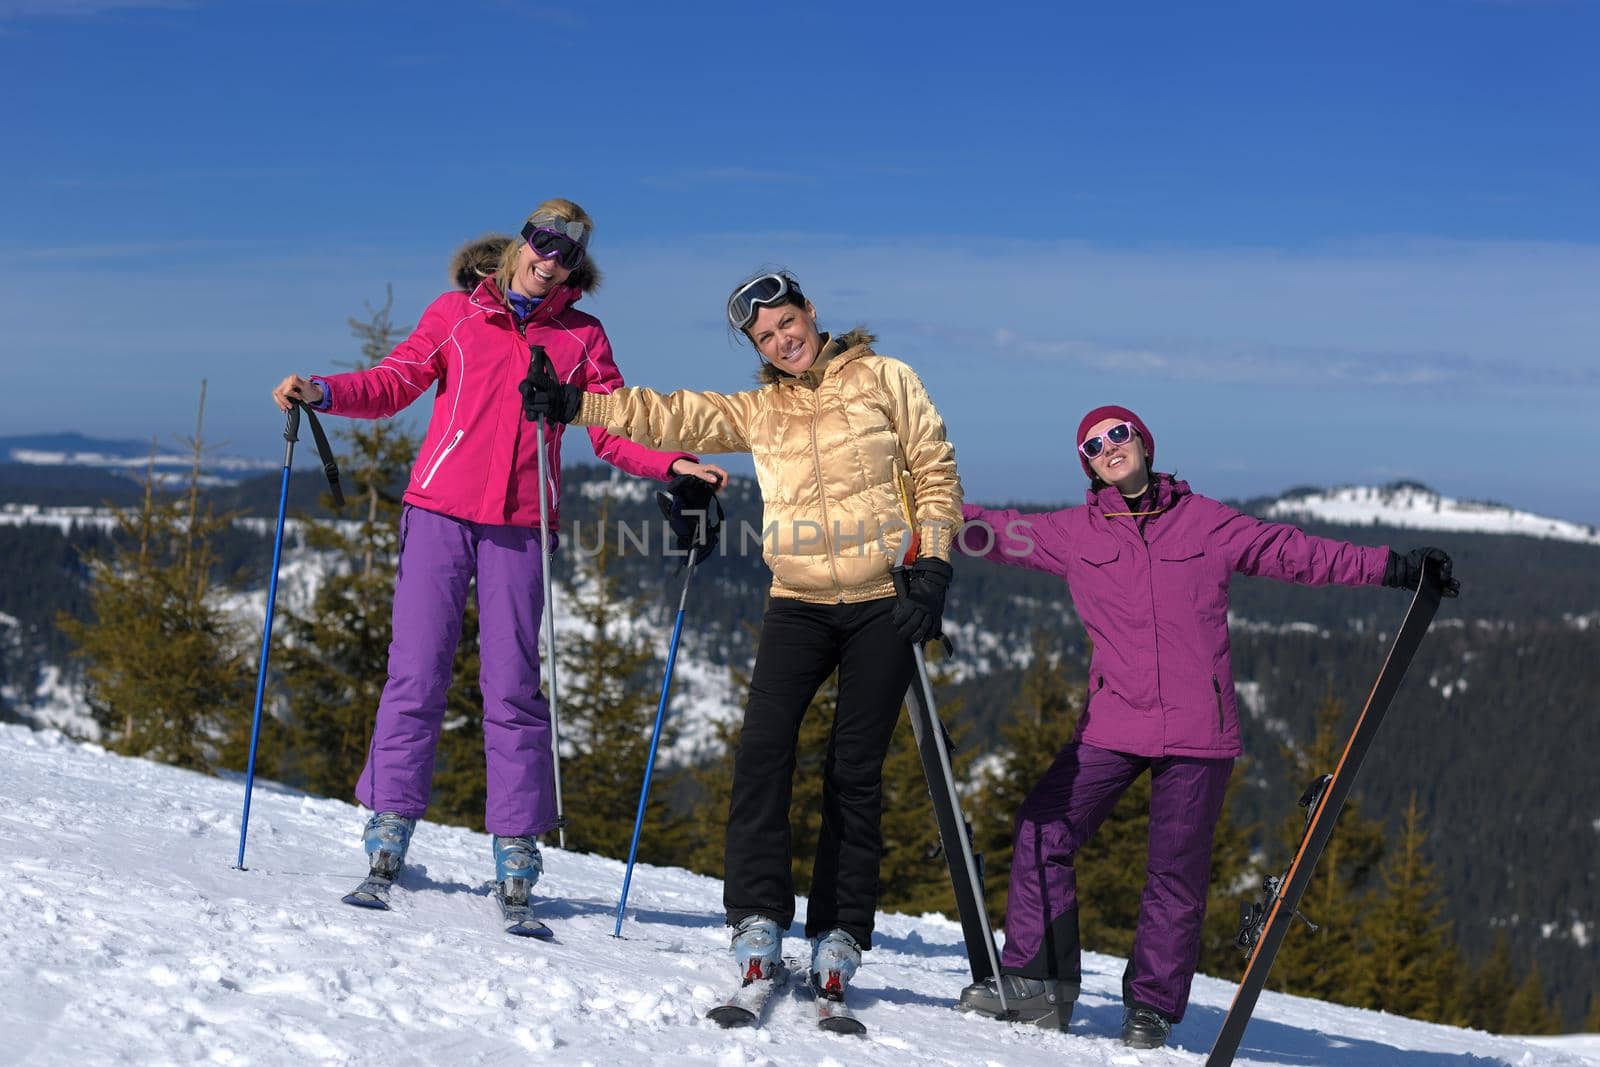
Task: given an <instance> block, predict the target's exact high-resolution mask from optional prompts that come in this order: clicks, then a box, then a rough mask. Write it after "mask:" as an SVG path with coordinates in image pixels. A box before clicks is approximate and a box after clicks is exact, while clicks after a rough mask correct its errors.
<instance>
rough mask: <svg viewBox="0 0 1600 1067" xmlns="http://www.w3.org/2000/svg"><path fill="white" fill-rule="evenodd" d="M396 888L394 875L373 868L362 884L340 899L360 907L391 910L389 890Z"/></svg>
mask: <svg viewBox="0 0 1600 1067" xmlns="http://www.w3.org/2000/svg"><path fill="white" fill-rule="evenodd" d="M392 888H394V876H393V875H390V874H386V873H384V872H383V871H380V870H378V869H377V868H373V869H372V871H370V872H369V873H368V874H367V877H366V878H364V879H363V880H362V882H361V884H360V885H358V886H356V887H355V888H354V889H352V890H350V892H348V893H346V894H345V895H344V896H343V897H341V898H340V899H341V900H343V901H344V903H346V904H351V905H354V906H355V907H358V908H372V909H374V910H377V911H388V910H389V890H390V889H392Z"/></svg>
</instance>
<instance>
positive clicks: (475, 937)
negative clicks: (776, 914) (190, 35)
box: [0, 726, 1600, 1067]
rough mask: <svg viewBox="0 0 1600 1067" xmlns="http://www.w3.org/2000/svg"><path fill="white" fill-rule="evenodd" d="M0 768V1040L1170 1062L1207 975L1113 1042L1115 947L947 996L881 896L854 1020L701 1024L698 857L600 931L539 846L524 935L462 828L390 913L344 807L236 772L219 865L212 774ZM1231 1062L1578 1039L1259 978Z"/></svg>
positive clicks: (932, 932) (460, 1057)
mask: <svg viewBox="0 0 1600 1067" xmlns="http://www.w3.org/2000/svg"><path fill="white" fill-rule="evenodd" d="M0 767H4V768H5V773H4V774H0V857H4V858H3V860H0V896H3V898H4V899H6V900H7V901H8V902H10V903H9V906H8V907H7V908H5V909H0V950H3V951H0V982H3V983H4V988H5V989H6V991H7V996H6V997H5V998H3V999H0V1024H3V1026H4V1032H5V1035H6V1037H5V1041H4V1054H3V1055H0V1059H4V1061H5V1062H7V1063H19V1064H30V1065H35V1064H36V1065H54V1064H63V1065H65V1064H78V1063H83V1062H95V1063H106V1064H132V1063H197V1062H202V1061H205V1062H212V1063H223V1064H228V1063H250V1064H256V1065H269V1067H270V1065H276V1064H284V1065H291V1064H292V1065H296V1067H298V1065H300V1064H304V1063H327V1064H349V1063H395V1062H401V1063H465V1062H488V1061H490V1060H492V1059H496V1058H499V1057H506V1056H510V1057H523V1056H526V1055H527V1054H528V1053H532V1054H534V1055H535V1056H536V1057H537V1059H538V1062H541V1063H550V1064H618V1063H651V1064H666V1065H688V1064H707V1063H711V1064H719V1065H727V1067H735V1065H738V1067H743V1065H747V1064H759V1065H769V1067H776V1065H787V1064H796V1065H798V1064H806V1065H811V1064H844V1063H854V1062H862V1063H870V1064H873V1065H874V1067H877V1065H885V1067H894V1065H901V1064H905V1065H910V1064H917V1065H924V1064H941V1065H973V1067H979V1065H982V1067H989V1065H1007V1067H1035V1065H1038V1067H1044V1065H1046V1064H1049V1065H1055V1064H1059V1063H1074V1064H1091V1065H1093V1064H1116V1065H1138V1064H1197V1063H1201V1062H1203V1061H1204V1058H1205V1054H1206V1051H1207V1050H1208V1048H1209V1047H1210V1044H1211V1041H1212V1039H1213V1038H1214V1037H1215V1035H1216V1033H1217V1030H1218V1028H1219V1027H1220V1025H1221V1021H1222V1017H1223V1014H1224V1012H1225V1011H1226V1008H1227V1005H1228V1003H1229V1001H1230V1000H1231V998H1232V995H1233V988H1234V987H1233V982H1232V981H1231V980H1224V979H1217V978H1210V977H1207V976H1204V975H1201V976H1198V977H1197V978H1196V980H1195V983H1194V994H1193V999H1192V1002H1191V1004H1190V1007H1189V1012H1188V1015H1187V1017H1186V1018H1185V1019H1184V1021H1183V1022H1182V1023H1180V1024H1179V1025H1178V1027H1177V1028H1176V1029H1175V1030H1174V1031H1173V1035H1172V1042H1171V1045H1170V1046H1169V1047H1168V1048H1166V1049H1160V1050H1153V1051H1148V1052H1138V1051H1134V1050H1131V1049H1127V1048H1124V1047H1123V1046H1122V1045H1121V1044H1120V1043H1119V1042H1118V1041H1117V1040H1116V1036H1115V1035H1116V1032H1117V1027H1118V1023H1119V1021H1120V1016H1121V975H1122V969H1123V961H1122V960H1120V959H1117V958H1115V957H1111V956H1105V955H1101V954H1098V953H1092V952H1091V953H1086V954H1085V956H1084V991H1083V994H1082V997H1081V999H1080V1000H1079V1002H1078V1006H1077V1011H1076V1013H1075V1016H1074V1019H1073V1022H1072V1026H1071V1028H1070V1030H1069V1031H1068V1032H1067V1033H1064V1034H1063V1033H1050V1032H1046V1031H1043V1030H1039V1029H1037V1028H1034V1027H1030V1026H1013V1025H1006V1024H1001V1023H996V1022H993V1021H991V1020H987V1019H982V1018H975V1017H971V1016H966V1015H962V1014H959V1013H957V1012H955V1011H953V1010H952V1005H953V1004H954V1001H955V997H956V994H957V993H958V992H959V990H960V988H961V986H962V985H963V984H964V983H965V982H966V980H967V973H966V958H965V954H964V952H963V951H962V949H961V946H960V943H959V941H960V929H959V927H958V926H957V925H956V924H955V923H953V922H951V921H949V920H947V919H945V918H943V917H942V916H909V915H896V914H890V913H883V914H880V915H879V916H878V920H877V931H876V935H875V940H876V947H875V948H874V950H873V951H872V952H871V953H870V954H868V956H867V957H866V962H865V964H864V966H863V968H862V970H861V973H860V975H859V976H858V977H857V981H856V989H855V994H854V1000H855V1003H856V1006H857V1010H858V1012H859V1014H860V1017H861V1019H862V1020H863V1021H864V1022H865V1023H866V1025H867V1026H868V1028H869V1033H868V1036H867V1037H865V1038H846V1037H838V1036H834V1035H829V1034H825V1033H822V1032H820V1031H818V1030H817V1029H816V1028H815V1027H814V1026H813V1025H812V1023H811V1021H810V1010H809V1006H808V1004H807V1003H806V1000H807V997H806V996H805V994H803V993H802V992H801V991H800V990H798V989H791V990H790V991H789V992H787V993H785V994H783V995H781V996H780V997H778V998H777V1000H776V1003H775V1004H774V1005H773V1007H772V1009H771V1011H770V1014H769V1018H768V1021H767V1025H766V1026H765V1027H763V1028H761V1029H755V1030H721V1029H718V1028H717V1027H715V1026H714V1025H713V1024H711V1023H709V1022H707V1021H706V1020H705V1019H704V1014H705V1012H706V1010H707V1009H709V1008H710V1007H711V1006H712V1005H713V1004H714V1003H715V1002H716V1000H717V998H718V996H719V994H721V993H725V992H726V991H727V988H728V987H729V986H730V985H731V983H732V981H733V980H734V978H733V973H732V972H733V968H732V966H731V964H730V963H729V961H728V959H727V954H728V949H727V944H728V942H727V931H726V929H725V927H724V926H723V924H722V916H721V908H720V901H721V886H720V883H718V882H717V881H715V880H714V879H711V878H706V877H703V876H700V875H694V874H690V873H688V872H686V871H682V870H678V869H675V868H665V867H641V868H640V869H639V870H638V871H636V873H635V876H634V881H633V887H632V892H631V894H630V899H629V905H630V907H629V910H628V913H627V915H626V917H625V922H624V924H623V937H622V938H621V939H620V940H619V939H616V938H613V937H612V936H611V933H612V928H613V924H614V916H615V911H616V899H617V893H618V890H619V887H620V884H621V877H622V864H621V863H620V862H618V861H617V860H613V859H607V858H603V857H599V856H592V855H586V854H577V853H568V852H564V851H562V850H560V849H557V848H554V847H551V846H546V864H545V868H546V873H545V876H544V878H543V880H542V881H541V882H540V883H539V885H538V887H537V889H536V891H535V896H536V903H537V906H538V909H539V911H540V913H541V915H542V916H543V917H544V918H545V919H546V920H547V921H548V922H549V923H550V925H551V926H552V927H553V928H554V929H555V931H556V940H555V942H554V943H550V944H537V943H533V942H529V941H526V940H521V939H514V938H510V937H508V936H506V935H504V934H503V933H501V932H500V930H499V920H498V915H497V913H496V912H495V909H494V906H493V904H492V902H491V901H490V899H489V897H488V895H487V881H488V877H489V874H490V871H491V869H492V868H491V860H490V849H489V842H488V839H487V837H485V836H484V835H482V834H476V833H472V832H470V831H467V830H464V829H460V828H456V827H444V826H436V825H432V824H428V823H424V824H423V825H422V826H421V827H419V829H418V833H417V837H416V840H415V842H414V843H413V845H412V856H411V860H412V862H411V865H410V866H409V867H408V868H407V870H406V871H405V872H404V873H403V874H402V876H401V879H400V882H399V885H398V887H397V890H396V892H395V894H394V909H393V910H392V911H390V912H371V911H363V910H358V909H355V908H350V907H347V906H345V905H343V904H341V903H340V902H339V896H340V894H342V893H343V892H345V891H346V890H348V889H349V888H351V886H352V885H353V884H354V882H355V881H356V880H357V879H358V877H359V874H360V868H361V867H362V857H361V851H360V840H359V837H360V828H361V825H362V822H363V814H362V812H361V811H360V810H359V809H357V808H356V807H354V806H353V805H350V804H346V803H344V802H342V801H338V800H329V799H321V798H316V797H310V796H306V795H304V794H301V793H298V792H295V791H293V790H288V789H284V788H282V787H279V786H276V785H274V784H272V783H269V782H257V786H256V792H255V796H254V802H253V804H252V808H251V818H250V826H249V831H250V832H249V849H248V852H247V854H246V863H245V867H246V869H244V870H237V869H234V867H233V864H234V861H235V858H236V852H237V847H238V839H239V813H240V808H241V804H242V800H243V788H242V784H241V782H240V781H239V780H238V779H237V778H228V779H220V778H209V777H206V776H204V775H199V774H195V773H192V772H188V771H182V770H178V769H176V768H173V767H168V766H164V765H160V764H155V763H150V762H147V761H144V760H138V759H128V758H124V757H120V756H113V755H109V754H107V753H106V752H104V751H103V750H100V749H99V748H97V747H96V746H93V745H82V744H76V743H73V742H69V741H67V740H65V739H64V738H62V737H61V735H59V734H56V733H54V732H50V731H43V732H34V731H29V730H26V729H23V728H20V727H13V726H0ZM800 913H801V915H802V916H803V915H804V901H801V909H800ZM799 929H800V926H799V924H797V926H796V927H795V928H794V929H792V930H791V932H790V934H791V936H790V938H789V939H788V940H787V941H786V943H785V947H786V949H787V952H788V954H790V955H794V954H797V953H799V952H800V951H802V950H803V941H801V940H800V934H799ZM1236 1062H1237V1063H1240V1064H1241V1065H1256V1067H1260V1065H1267V1064H1294V1065H1297V1067H1298V1065H1304V1064H1327V1065H1331V1067H1358V1065H1359V1067H1369V1065H1374V1064H1382V1065H1392V1067H1443V1065H1445V1064H1450V1063H1460V1064H1463V1065H1468V1064H1470V1065H1472V1067H1490V1065H1497V1064H1503V1065H1508V1067H1509V1065H1516V1067H1536V1065H1550V1067H1586V1065H1587V1067H1595V1065H1600V1036H1597V1035H1572V1036H1566V1037H1554V1038H1517V1037H1500V1036H1494V1035H1490V1034H1485V1033H1482V1032H1479V1031H1470V1030H1461V1029H1455V1028H1452V1027H1447V1026H1440V1025H1437V1024H1433V1023H1424V1022H1418V1021H1415V1020H1410V1019H1404V1018H1399V1017H1396V1016H1392V1015H1385V1014H1381V1013H1378V1012H1371V1011H1363V1010H1360V1009H1354V1008H1344V1007H1339V1006H1336V1005H1332V1004H1326V1003H1322V1002H1319V1001H1314V1000H1308V999H1304V998H1299V997H1290V996H1285V995H1282V994H1277V993H1267V994H1265V995H1264V996H1263V997H1262V999H1261V1002H1260V1005H1259V1007H1258V1009H1257V1011H1256V1014H1255V1019H1254V1021H1253V1022H1252V1023H1251V1026H1250V1028H1249V1030H1248V1031H1246V1034H1245V1039H1244V1045H1243V1048H1242V1049H1241V1052H1240V1055H1239V1057H1238V1059H1237V1060H1236Z"/></svg>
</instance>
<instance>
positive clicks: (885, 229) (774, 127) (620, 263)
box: [0, 0, 1600, 522]
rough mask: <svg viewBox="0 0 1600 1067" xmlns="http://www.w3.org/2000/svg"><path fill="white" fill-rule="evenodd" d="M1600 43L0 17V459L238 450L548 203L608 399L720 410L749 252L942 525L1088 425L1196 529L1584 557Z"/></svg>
mask: <svg viewBox="0 0 1600 1067" xmlns="http://www.w3.org/2000/svg"><path fill="white" fill-rule="evenodd" d="M1597 46H1600V4H1597V3H1594V2H1592V0H1572V2H1559V0H1553V2H1546V3H1541V2H1468V0H1430V2H1426V3H1422V2H1416V3H1410V2H1404V0H1391V2H1387V3H1345V4H1338V5H1308V4H1283V3H1281V2H1279V3H1221V4H1204V5H1202V4H1186V3H1185V4H1178V3H1172V4H1118V5H1112V4H1101V5H1093V6H1091V5H1086V4H1067V3H1062V4H1045V3H1033V4H1013V5H1008V4H992V5H987V6H978V5H970V4H969V5H961V6H950V7H948V8H944V7H941V6H940V5H938V4H905V5H868V4H860V3H856V4H827V3H823V4H816V3H812V4H805V5H752V4H749V3H743V4H729V5H723V4H701V5H671V6H669V5H624V4H593V5H589V4H574V5H569V6H565V7H558V6H554V5H541V4H527V3H510V2H501V0H455V2H452V3H450V4H444V3H439V4H420V3H404V2H390V3H368V2H365V0H345V2H336V0H277V2H265V0H260V2H258V0H232V2H226V3H225V2H222V0H214V2H208V0H194V2H180V0H169V2H165V3H158V2H137V0H0V94H3V97H4V99H5V101H6V106H5V109H4V115H5V118H4V128H3V131H4V142H3V143H4V144H5V146H6V148H5V159H6V165H5V166H4V167H0V220H3V223H0V344H3V345H4V346H5V351H4V356H3V358H4V364H5V366H6V368H7V372H8V375H7V376H8V378H9V379H10V383H11V387H10V388H9V389H7V390H5V392H4V393H3V395H0V416H3V419H4V423H3V425H4V426H5V427H6V429H5V431H3V432H4V433H27V432H35V431H53V430H68V429H71V430H79V431H82V432H86V433H91V434H96V435H100V436H114V437H150V436H157V437H160V438H161V439H162V440H163V441H168V442H170V441H172V440H174V439H175V438H176V437H178V436H180V435H182V434H185V433H187V432H188V431H189V429H190V428H191V426H192V423H193V409H194V401H195V398H196V396H197V394H198V389H199V381H200V379H201V378H202V377H204V378H207V379H208V380H209V403H208V419H207V423H208V436H210V437H212V438H215V439H219V440H226V442H227V449H228V450H229V451H232V452H241V453H246V454H255V455H261V456H267V457H270V456H275V455H279V454H281V439H280V437H279V434H280V432H281V427H282V420H281V417H280V416H279V415H278V414H277V412H276V409H274V408H273V407H272V406H271V403H270V400H269V399H268V397H267V393H268V390H269V389H270V387H271V385H272V384H273V383H274V382H276V381H277V380H278V379H279V378H280V377H282V376H283V375H284V374H286V373H289V372H290V371H300V372H313V371H320V370H336V369H342V367H341V364H342V362H343V361H345V360H348V359H350V358H351V357H352V356H353V354H354V346H353V342H352V341H351V340H350V338H349V335H348V332H347V327H346V319H347V318H348V317H349V316H351V315H360V314H362V311H363V308H364V306H365V305H367V304H369V303H373V302H381V300H382V299H383V294H384V289H385V286H386V285H391V284H392V285H393V287H394V294H395V308H396V316H397V317H398V318H399V319H400V320H401V321H403V322H413V321H415V319H416V317H417V316H418V314H419V313H420V312H421V309H422V308H423V307H424V306H426V304H427V302H428V301H429V300H431V299H432V298H433V297H434V296H436V295H437V294H438V293H439V292H440V291H441V290H442V289H443V288H444V286H445V285H446V279H445V264H446V261H447V260H448V258H449V256H450V253H451V252H452V251H453V249H454V248H455V247H456V245H457V244H459V243H460V242H461V241H462V240H464V239H466V238H469V237H472V236H476V235H478V234H481V233H484V232H487V231H491V230H501V231H504V230H509V229H514V228H515V226H516V225H517V224H518V223H519V222H520V220H521V218H522V217H523V216H524V215H525V214H526V213H527V212H528V211H529V210H530V209H531V208H532V206H533V205H534V204H536V203H537V202H538V201H539V200H542V199H544V198H545V197H548V196H569V197H572V198H573V199H576V200H578V201H580V202H581V203H583V204H584V206H585V207H586V208H588V210H589V211H590V212H591V213H592V214H593V215H594V216H595V218H596V220H597V223H598V226H597V236H596V238H595V245H594V253H595V256H596V259H597V261H598V262H599V263H600V264H601V266H602V267H603V269H604V270H605V272H606V283H605V285H604V287H603V288H602V289H601V290H600V292H599V293H597V294H595V296H594V297H592V298H590V299H588V300H586V301H585V304H584V306H585V307H586V308H587V309H588V310H590V311H592V312H593V313H595V314H597V315H599V316H600V317H601V318H602V320H603V321H604V322H605V324H606V327H607V329H608V331H609V332H610V334H611V337H612V341H613V344H614V345H615V347H616V350H617V353H618V359H619V362H620V364H621V366H622V369H623V371H624V373H625V374H626V375H627V377H628V380H629V381H630V382H631V383H634V384H643V385H651V386H655V387H659V388H674V387H691V388H706V389H724V390H731V389H737V388H743V387H744V386H745V385H747V384H748V383H749V381H750V371H751V369H752V367H753V356H752V355H751V354H750V352H749V350H748V349H740V348H734V347H732V346H731V345H730V343H729V341H728V338H727V334H726V331H725V330H724V329H723V327H722V324H721V318H720V314H721V307H722V303H723V300H724V298H725V296H726V293H727V291H728V289H729V288H730V286H731V285H732V284H733V283H734V282H735V281H737V280H738V279H739V278H740V277H741V276H743V275H744V274H746V273H747V272H748V271H749V270H751V269H752V268H754V267H756V266H759V265H761V264H764V263H781V264H785V265H787V266H789V267H791V268H792V269H794V270H795V271H796V272H797V273H798V275H799V276H800V278H801V280H802V282H803V283H804V284H805V286H806V289H807V291H808V293H809V294H810V295H811V297H812V299H813V300H814V301H815V303H816V304H817V307H818V310H819V313H820V315H821V318H822V321H823V324H824V325H825V326H830V325H831V326H834V327H836V328H844V327H848V326H850V325H854V324H856V323H866V324H867V325H869V326H870V327H872V328H873V329H874V330H875V331H876V332H877V333H878V334H879V336H880V344H879V348H880V350H881V351H883V352H886V353H888V354H891V355H896V356H899V357H901V358H903V359H906V360H907V361H908V362H910V363H911V364H913V365H914V366H915V367H916V368H917V369H918V371H919V373H921V374H922V376H923V378H924V379H925V381H926V382H927V384H928V387H929V389H930V391H931V392H932V394H933V396H934V398H935V400H936V401H937V402H938V403H939V405H940V407H941V409H942V411H943V412H944V414H945V417H946V421H947V422H948V424H949V427H950V433H951V436H952V438H953V439H954V440H955V443H956V446H957V453H958V458H959V461H960V464H961V469H962V474H963V479H964V481H965V483H966V487H967V493H968V495H969V497H971V498H973V499H980V500H998V499H1032V500H1059V499H1076V498H1077V497H1078V496H1079V494H1080V492H1081V485H1082V481H1081V472H1080V471H1079V468H1078V465H1077V463H1076V462H1075V460H1074V459H1073V457H1072V446H1073V442H1072V441H1071V435H1072V432H1073V430H1074V429H1075V428H1076V424H1077V420H1078V418H1079V416H1080V415H1081V414H1082V413H1083V412H1084V411H1085V410H1087V409H1088V408H1089V407H1092V406H1095V405H1097V404H1100V403H1106V402H1115V403H1122V404H1125V405H1128V406H1130V407H1133V408H1135V409H1136V410H1138V411H1139V412H1140V413H1141V414H1142V415H1143V416H1144V418H1145V420H1146V421H1147V422H1148V423H1149V424H1150V425H1151V426H1152V428H1153V429H1154V431H1155V433H1156V436H1157V442H1158V445H1157V453H1158V460H1159V462H1158V466H1160V467H1163V468H1167V469H1173V468H1176V469H1177V470H1178V472H1179V473H1180V474H1182V475H1184V476H1185V477H1187V478H1188V479H1189V480H1190V482H1191V483H1192V484H1193V485H1194V486H1195V488H1196V489H1198V490H1200V491H1202V492H1208V493H1210V494H1212V495H1217V496H1245V495H1254V494H1264V493H1274V492H1278V491H1281V490H1283V489H1285V488H1288V487H1290V486H1294V485H1300V484H1318V485H1329V484H1340V483H1351V482H1374V481H1383V480H1390V479H1394V478H1402V477H1404V478H1413V479H1417V480H1420V481H1423V482H1426V483H1427V484H1429V485H1432V486H1434V487H1435V488H1437V489H1440V490H1442V491H1444V492H1447V493H1451V494H1455V495H1462V496H1468V497H1477V498H1489V499H1495V500H1499V501H1502V502H1506V503H1510V504H1514V505H1517V506H1521V507H1526V508H1530V509H1533V510H1540V511H1544V512H1547V513H1550V514H1555V515H1559V516H1562V517H1566V518H1573V519H1578V520H1582V521H1587V522H1600V469H1597V464H1596V462H1595V460H1596V458H1597V457H1600V414H1596V407H1597V401H1600V358H1597V356H1600V352H1597V348H1600V345H1597V339H1600V136H1597V133H1596V129H1597V123H1596V116H1597V115H1600V63H1596V62H1595V60H1594V57H1595V55H1596V48H1597ZM574 454H575V455H578V456H580V457H582V456H584V455H586V453H585V450H584V449H582V448H580V449H578V451H577V453H574ZM308 462H309V460H308ZM735 466H738V464H735ZM743 469H748V467H747V466H744V467H743Z"/></svg>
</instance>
